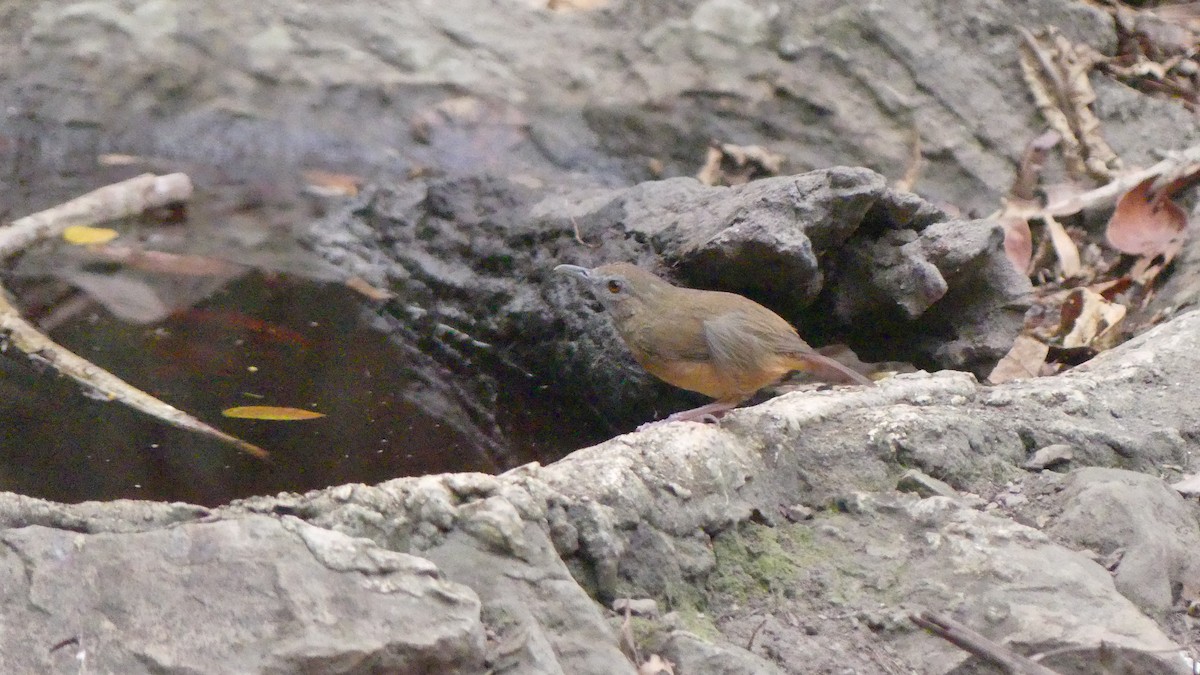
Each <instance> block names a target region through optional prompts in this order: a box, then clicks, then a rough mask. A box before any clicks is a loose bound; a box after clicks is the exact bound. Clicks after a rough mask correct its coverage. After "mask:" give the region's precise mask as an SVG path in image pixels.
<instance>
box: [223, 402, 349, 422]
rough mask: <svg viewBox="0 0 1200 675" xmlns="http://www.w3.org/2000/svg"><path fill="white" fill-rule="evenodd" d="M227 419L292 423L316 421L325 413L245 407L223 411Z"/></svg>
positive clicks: (267, 407)
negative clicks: (296, 421)
mask: <svg viewBox="0 0 1200 675" xmlns="http://www.w3.org/2000/svg"><path fill="white" fill-rule="evenodd" d="M221 414H222V415H224V416H226V417H237V418H239V419H245V420H272V421H276V422H292V421H295V420H315V419H317V418H318V417H324V416H325V413H319V412H313V411H311V410H304V409H303V408H284V407H281V406H276V405H243V406H237V407H236V408H228V409H226V410H222V411H221Z"/></svg>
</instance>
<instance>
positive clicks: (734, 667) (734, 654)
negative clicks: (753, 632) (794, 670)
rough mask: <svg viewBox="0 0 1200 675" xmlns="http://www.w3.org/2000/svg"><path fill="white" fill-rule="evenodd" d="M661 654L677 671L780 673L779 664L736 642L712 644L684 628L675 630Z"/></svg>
mask: <svg viewBox="0 0 1200 675" xmlns="http://www.w3.org/2000/svg"><path fill="white" fill-rule="evenodd" d="M662 655H663V656H664V657H665V658H666V659H667V660H669V661H671V662H672V663H674V664H675V672H676V673H677V674H678V675H783V671H782V670H780V669H779V667H778V666H776V665H775V664H773V663H771V662H770V661H767V660H765V659H763V658H761V657H759V656H757V655H756V654H754V653H753V652H750V651H747V650H745V649H743V648H741V647H737V646H735V645H728V644H726V645H714V644H712V643H710V642H707V641H705V640H702V639H700V638H698V637H696V636H695V635H693V634H691V633H689V632H687V631H674V632H672V633H671V634H670V635H669V636H668V637H667V640H666V642H665V643H664V644H663V646H662Z"/></svg>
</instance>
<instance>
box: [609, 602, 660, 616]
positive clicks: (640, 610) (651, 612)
mask: <svg viewBox="0 0 1200 675" xmlns="http://www.w3.org/2000/svg"><path fill="white" fill-rule="evenodd" d="M612 610H613V611H614V612H616V613H617V614H624V613H625V612H626V610H628V611H629V613H630V614H632V615H633V616H650V617H654V616H658V603H657V602H655V601H654V599H653V598H617V599H616V600H613V603H612Z"/></svg>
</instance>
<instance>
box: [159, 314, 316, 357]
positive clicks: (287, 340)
mask: <svg viewBox="0 0 1200 675" xmlns="http://www.w3.org/2000/svg"><path fill="white" fill-rule="evenodd" d="M173 318H175V319H178V320H182V321H187V322H190V323H198V324H212V325H218V326H223V327H225V328H229V329H236V330H245V331H249V332H250V333H252V334H253V335H254V336H255V337H256V338H258V339H259V340H260V341H262V342H274V343H276V344H284V345H290V346H293V347H299V348H302V349H307V348H309V347H311V346H312V341H311V340H309V339H308V338H306V337H304V336H303V335H301V334H300V333H299V332H297V331H294V330H292V329H291V328H287V327H285V326H280V325H278V324H273V323H270V322H269V321H263V320H262V319H258V318H255V317H252V316H247V315H245V314H242V313H241V312H237V311H234V310H229V309H187V310H184V311H182V312H176V313H175V314H174V315H173Z"/></svg>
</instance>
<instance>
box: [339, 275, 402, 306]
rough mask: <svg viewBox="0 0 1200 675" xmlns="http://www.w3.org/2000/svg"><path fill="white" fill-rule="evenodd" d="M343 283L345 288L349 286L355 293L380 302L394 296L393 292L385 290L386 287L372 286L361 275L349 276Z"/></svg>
mask: <svg viewBox="0 0 1200 675" xmlns="http://www.w3.org/2000/svg"><path fill="white" fill-rule="evenodd" d="M344 283H345V285H346V288H349V289H350V290H352V291H354V292H355V293H358V294H359V295H362V296H365V297H367V298H369V299H371V300H377V301H380V302H382V301H384V300H391V299H392V298H394V297H396V294H395V293H393V292H391V291H389V290H387V289H386V288H379V287H377V286H372V285H371V284H370V283H369V282H367V280H366V279H363V278H362V277H350V278H349V279H347V280H346V281H345V282H344Z"/></svg>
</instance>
